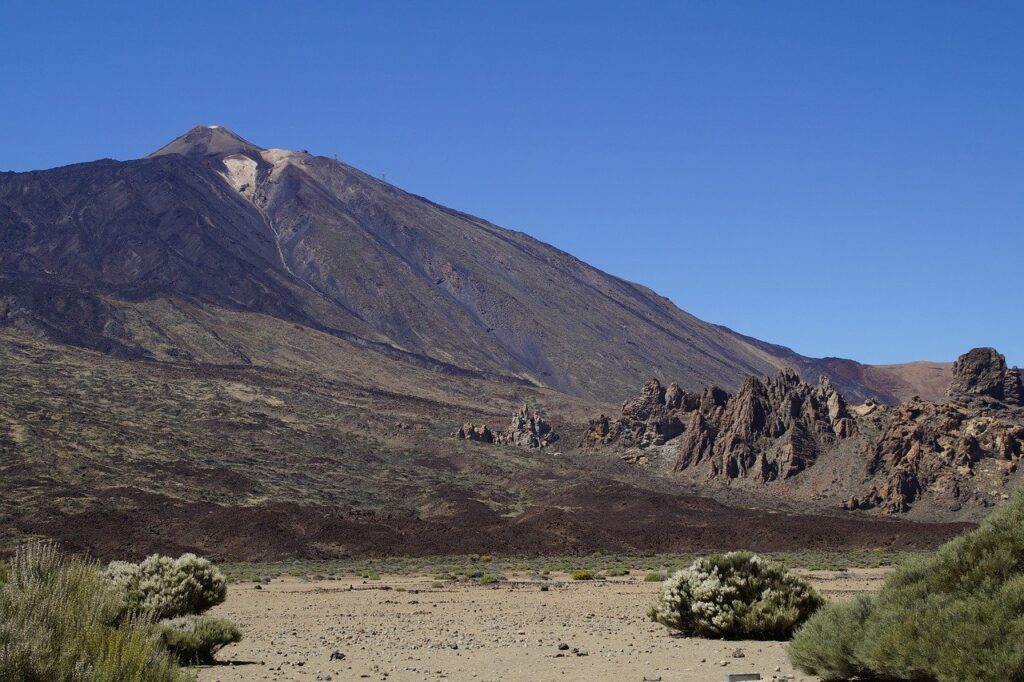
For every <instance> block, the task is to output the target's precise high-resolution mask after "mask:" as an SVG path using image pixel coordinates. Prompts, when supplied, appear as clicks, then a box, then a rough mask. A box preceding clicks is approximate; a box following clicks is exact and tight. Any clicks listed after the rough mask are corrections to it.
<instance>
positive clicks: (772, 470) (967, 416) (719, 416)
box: [582, 348, 1024, 517]
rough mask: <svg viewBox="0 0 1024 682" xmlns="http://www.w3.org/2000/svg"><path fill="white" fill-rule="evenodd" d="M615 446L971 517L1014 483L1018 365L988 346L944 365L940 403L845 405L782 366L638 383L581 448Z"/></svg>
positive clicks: (689, 472) (863, 500) (682, 467)
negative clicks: (720, 382) (698, 388)
mask: <svg viewBox="0 0 1024 682" xmlns="http://www.w3.org/2000/svg"><path fill="white" fill-rule="evenodd" d="M610 445H618V446H620V447H625V448H627V454H626V456H625V458H626V459H627V460H630V461H634V462H644V463H650V461H651V458H652V457H653V454H647V455H645V454H641V453H642V452H643V451H644V450H645V449H648V448H650V449H653V450H658V451H659V453H658V454H659V455H662V456H666V457H667V458H669V459H671V460H672V462H671V468H672V470H673V471H675V472H676V473H679V474H683V475H685V476H686V477H687V478H689V479H691V480H702V481H704V482H708V483H711V484H718V485H724V486H730V487H739V488H746V489H747V490H754V491H757V490H759V489H760V490H761V491H768V490H776V491H779V490H786V494H787V495H790V496H792V497H794V498H799V497H801V496H803V497H805V498H807V499H808V500H811V499H815V500H822V499H830V500H832V502H833V503H834V504H841V505H842V506H843V507H844V508H846V509H858V510H869V509H878V510H880V511H882V512H885V513H890V514H893V513H903V512H908V511H911V510H912V509H913V508H916V507H918V506H920V507H921V509H920V510H919V511H920V513H919V514H918V515H919V516H922V517H926V516H934V514H935V513H940V512H951V513H952V512H960V511H961V510H965V508H966V510H965V514H964V516H973V517H977V516H979V515H980V514H983V513H984V510H985V509H987V508H988V507H990V506H992V505H993V504H995V503H996V502H998V501H999V500H1000V499H1002V498H1003V497H1004V496H1005V495H1006V494H1007V492H1008V491H1009V489H1010V488H1011V487H1012V486H1013V485H1015V484H1016V483H1017V481H1018V478H1019V476H1018V475H1017V474H1018V461H1019V459H1020V457H1021V455H1022V454H1024V387H1022V384H1021V372H1020V370H1019V369H1016V368H1013V369H1010V368H1008V367H1007V366H1006V362H1005V359H1004V358H1003V356H1002V355H1000V354H999V353H998V352H996V351H995V350H993V349H991V348H976V349H974V350H972V351H970V352H968V353H966V354H964V355H963V356H961V357H960V359H959V360H958V361H957V362H956V363H955V364H954V365H953V379H952V383H951V385H950V387H949V389H948V391H947V396H946V398H945V399H943V400H941V401H929V400H924V399H922V398H920V397H913V398H911V399H909V400H908V401H906V402H903V403H901V404H899V405H898V406H896V407H887V406H885V405H882V404H880V403H878V402H877V401H874V400H869V401H867V402H865V403H864V404H863V405H856V406H850V405H848V404H847V402H846V400H845V399H844V397H843V396H842V394H841V393H840V392H839V391H838V390H837V389H836V388H835V386H834V385H833V384H832V382H831V381H830V380H829V379H828V378H827V377H821V378H820V379H819V381H818V382H817V383H816V384H810V383H808V382H806V381H804V380H802V379H801V378H800V376H799V375H798V374H797V373H796V372H795V371H793V370H790V369H785V370H782V371H781V372H779V373H778V374H777V375H775V376H760V377H749V378H748V379H747V380H746V381H744V383H743V385H742V386H741V387H740V389H739V391H737V392H736V393H735V394H734V395H730V394H729V393H727V392H726V391H724V390H723V389H720V388H717V387H707V388H705V389H704V390H703V391H702V392H700V393H690V392H686V391H683V390H682V389H681V388H680V387H679V386H678V385H677V384H671V385H670V386H669V387H668V388H667V389H665V388H662V386H661V384H660V383H659V382H658V381H656V380H651V381H649V382H647V383H646V384H645V385H644V387H643V389H642V391H641V393H640V396H639V397H637V398H634V399H631V400H627V401H626V402H625V403H623V406H622V410H621V415H620V416H619V417H617V418H614V419H613V418H610V417H607V416H604V415H602V416H601V417H599V418H598V419H595V420H591V421H590V425H589V427H588V429H587V430H586V432H585V433H584V435H583V438H582V446H583V447H585V448H600V447H606V446H610Z"/></svg>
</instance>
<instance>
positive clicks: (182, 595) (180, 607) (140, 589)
mask: <svg viewBox="0 0 1024 682" xmlns="http://www.w3.org/2000/svg"><path fill="white" fill-rule="evenodd" d="M105 575H106V576H107V578H108V579H109V580H110V581H111V582H112V583H113V584H114V585H116V586H118V587H119V588H121V589H123V590H124V591H125V593H126V594H127V595H128V603H129V605H130V606H131V607H132V608H134V609H138V610H140V611H142V612H144V613H147V614H150V615H151V616H152V617H153V618H154V619H156V620H160V619H164V618H174V617H177V616H188V615H195V614H199V613H203V612H204V611H206V610H208V609H209V608H211V607H213V606H216V605H217V604H220V603H221V602H223V601H224V598H225V596H226V595H227V580H226V579H225V577H224V574H223V573H221V571H220V569H218V568H217V567H216V566H214V565H213V564H212V563H210V561H209V560H207V559H203V558H200V557H197V556H196V555H195V554H183V555H181V556H180V557H178V558H177V559H173V558H171V557H168V556H160V555H159V554H154V555H152V556H150V557H147V558H146V559H145V560H144V561H142V562H141V563H138V564H133V563H129V562H126V561H114V562H111V564H110V565H109V566H108V567H107V569H106V571H105Z"/></svg>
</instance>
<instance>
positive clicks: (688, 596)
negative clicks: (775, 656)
mask: <svg viewBox="0 0 1024 682" xmlns="http://www.w3.org/2000/svg"><path fill="white" fill-rule="evenodd" d="M823 603H824V602H823V600H822V598H821V597H820V596H819V595H818V593H817V592H816V591H815V590H814V588H812V587H811V586H810V585H809V584H807V582H806V581H804V580H802V579H800V578H798V577H797V576H795V575H793V574H791V573H789V572H788V571H786V569H785V568H783V567H782V566H781V565H779V564H777V563H775V562H772V561H767V560H764V559H762V558H761V557H759V556H757V555H755V554H751V553H750V552H730V553H728V554H716V555H712V556H708V557H704V558H702V559H698V560H697V561H695V562H693V564H692V565H691V566H690V567H689V568H686V569H683V570H681V571H677V572H676V573H675V574H674V575H672V576H671V577H670V578H669V579H668V580H666V581H665V582H664V584H663V585H662V588H661V598H660V600H659V601H658V604H657V605H656V606H654V607H653V608H651V610H650V611H649V612H648V615H649V616H650V618H651V620H653V621H656V622H658V623H661V624H662V625H664V626H666V627H669V628H672V629H674V630H678V631H680V632H682V633H683V634H686V635H689V636H695V637H714V638H723V639H789V638H790V636H791V635H792V634H793V630H794V629H796V628H797V626H799V625H800V624H802V623H803V622H804V621H805V620H807V619H808V618H809V617H810V616H811V614H813V613H814V612H815V611H816V610H817V609H818V608H819V607H820V606H821V605H822V604H823Z"/></svg>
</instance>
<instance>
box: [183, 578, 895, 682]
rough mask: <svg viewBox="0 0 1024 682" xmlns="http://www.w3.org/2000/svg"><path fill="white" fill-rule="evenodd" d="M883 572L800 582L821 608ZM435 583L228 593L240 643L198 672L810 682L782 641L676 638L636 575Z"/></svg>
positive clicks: (203, 681) (869, 585)
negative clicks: (820, 598) (653, 613)
mask: <svg viewBox="0 0 1024 682" xmlns="http://www.w3.org/2000/svg"><path fill="white" fill-rule="evenodd" d="M885 573H886V569H851V570H848V571H841V572H832V571H815V572H811V571H805V572H804V574H805V575H806V576H807V577H808V578H809V579H810V580H811V581H812V583H813V584H814V585H815V587H817V588H818V589H819V590H820V591H821V592H822V593H823V594H824V595H825V596H826V597H827V598H829V599H844V598H849V597H850V596H852V595H854V594H858V593H861V592H869V591H876V590H877V589H878V588H879V586H880V585H881V580H882V578H883V577H884V575H885ZM434 585H436V583H435V581H434V579H432V578H430V577H418V578H413V577H408V576H397V577H388V576H384V577H382V578H381V579H380V580H369V581H364V580H363V579H362V578H358V577H356V578H353V579H344V578H343V579H340V580H320V581H306V580H301V579H296V578H281V579H275V580H273V581H272V582H269V583H267V584H263V585H259V586H258V587H257V585H256V584H254V583H240V584H235V585H232V587H231V589H230V591H229V595H228V599H227V601H226V602H225V603H224V604H222V605H220V606H219V607H217V608H216V609H215V610H214V611H213V614H214V615H219V616H223V617H227V618H231V619H232V620H234V621H235V622H236V623H238V624H239V625H240V626H241V627H242V629H243V631H244V632H245V640H244V641H242V642H240V643H239V644H236V645H232V646H230V647H228V648H226V649H225V650H223V651H222V652H220V654H219V658H220V660H221V661H222V664H220V665H216V666H211V667H207V668H202V669H200V670H199V680H200V682H215V681H220V682H234V681H238V680H302V681H313V680H332V681H338V680H386V681H388V682H405V681H413V680H474V681H479V682H499V681H509V682H518V681H523V682H525V681H530V682H543V681H563V682H564V681H571V680H586V681H587V682H605V681H607V682H613V681H614V682H619V681H623V682H634V681H635V682H642V681H643V680H661V681H662V682H673V681H680V682H682V681H686V682H712V681H714V682H721V681H722V680H725V679H726V675H727V674H729V673H760V674H761V677H762V679H764V680H772V679H773V678H774V679H777V680H786V679H788V680H792V681H793V682H809V681H811V680H814V679H816V678H813V677H808V676H806V675H801V674H799V673H797V672H796V671H794V669H793V668H792V667H791V666H790V665H789V663H788V661H787V659H786V652H785V644H784V643H781V642H759V641H718V640H703V639H690V638H684V637H677V636H674V635H672V634H671V633H670V632H669V631H668V630H666V629H665V628H664V627H662V626H660V625H657V624H654V623H651V622H649V621H648V620H647V617H646V611H647V608H648V607H649V606H650V605H651V604H653V603H654V601H655V598H656V596H657V593H658V589H659V583H655V582H644V581H643V574H639V575H637V574H634V575H630V576H627V577H622V578H610V579H607V580H595V581H573V580H570V579H568V577H567V576H564V575H552V576H551V578H550V579H549V580H547V581H543V582H541V581H538V580H535V579H530V578H527V577H516V576H510V578H509V580H508V581H507V582H501V583H498V584H496V585H479V584H476V583H461V582H444V583H442V586H441V587H435V586H434ZM542 585H546V586H547V590H542V587H541V586H542Z"/></svg>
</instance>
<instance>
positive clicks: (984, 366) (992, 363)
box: [947, 348, 1024, 405]
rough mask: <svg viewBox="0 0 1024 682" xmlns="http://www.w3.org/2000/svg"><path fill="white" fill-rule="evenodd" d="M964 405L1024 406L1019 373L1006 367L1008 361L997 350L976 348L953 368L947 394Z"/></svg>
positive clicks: (1022, 387) (1023, 390) (965, 354)
mask: <svg viewBox="0 0 1024 682" xmlns="http://www.w3.org/2000/svg"><path fill="white" fill-rule="evenodd" d="M947 395H948V396H949V398H950V399H951V400H954V401H957V402H961V403H972V402H977V401H978V399H981V400H982V401H983V402H988V403H991V402H993V401H994V402H996V403H1003V404H1006V405H1024V386H1022V385H1021V373H1020V370H1019V369H1017V368H1016V367H1014V368H1013V369H1009V368H1008V367H1007V366H1006V359H1005V358H1004V357H1003V356H1002V355H1000V354H999V353H998V352H997V351H996V350H995V349H994V348H975V349H974V350H971V351H969V352H967V353H964V354H963V355H961V356H960V358H959V359H958V360H957V361H956V363H954V365H953V381H952V383H951V384H950V387H949V391H948V393H947Z"/></svg>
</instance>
